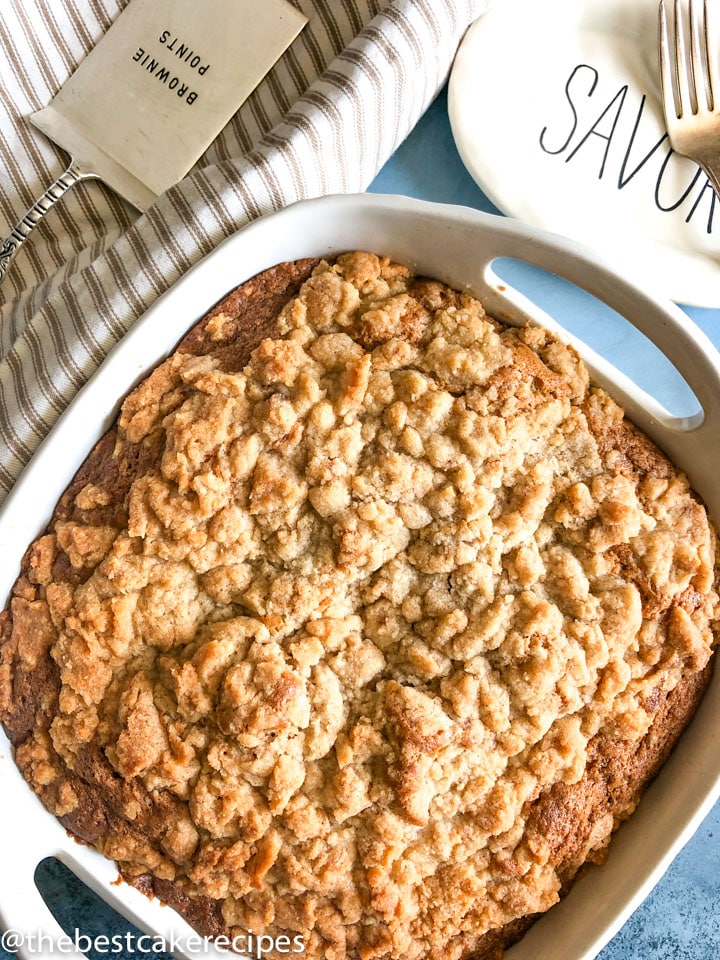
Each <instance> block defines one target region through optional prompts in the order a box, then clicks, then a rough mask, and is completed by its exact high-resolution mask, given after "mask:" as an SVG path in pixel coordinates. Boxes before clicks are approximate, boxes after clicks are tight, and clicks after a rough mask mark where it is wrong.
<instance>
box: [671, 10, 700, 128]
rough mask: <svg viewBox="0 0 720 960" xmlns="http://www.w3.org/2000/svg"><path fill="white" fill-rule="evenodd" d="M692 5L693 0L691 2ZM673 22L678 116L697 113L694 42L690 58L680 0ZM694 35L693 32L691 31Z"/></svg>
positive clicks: (674, 12)
mask: <svg viewBox="0 0 720 960" xmlns="http://www.w3.org/2000/svg"><path fill="white" fill-rule="evenodd" d="M690 3H691V5H692V0H690ZM673 20H674V27H675V81H676V83H677V93H678V101H679V102H678V103H677V108H678V109H677V114H678V116H682V114H684V113H697V98H696V96H695V71H694V65H693V56H692V40H691V45H690V56H688V46H687V39H686V36H685V26H684V24H683V11H682V7H681V4H680V0H675V2H674V4H673ZM690 33H691V34H692V33H693V30H692V29H691V30H690Z"/></svg>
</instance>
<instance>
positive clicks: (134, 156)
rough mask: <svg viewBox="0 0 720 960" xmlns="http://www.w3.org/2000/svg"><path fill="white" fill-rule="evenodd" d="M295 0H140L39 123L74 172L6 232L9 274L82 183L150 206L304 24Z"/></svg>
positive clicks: (3, 246) (1, 266)
mask: <svg viewBox="0 0 720 960" xmlns="http://www.w3.org/2000/svg"><path fill="white" fill-rule="evenodd" d="M306 22H307V21H306V18H305V17H304V16H303V14H302V13H300V11H299V10H297V9H296V8H295V7H293V6H292V5H291V4H290V3H289V2H288V0H233V2H232V3H228V2H227V0H202V3H197V0H132V2H131V3H130V4H129V5H128V6H127V7H126V9H125V10H124V11H123V13H121V14H120V16H119V17H118V18H117V19H116V20H115V22H114V23H113V25H112V26H111V27H110V29H109V30H108V31H107V33H106V34H105V36H104V37H103V38H102V39H101V40H100V42H99V43H98V44H97V46H95V47H94V49H93V50H92V51H91V52H90V53H89V54H88V56H87V57H86V58H85V60H83V62H82V63H81V64H80V66H79V67H78V69H77V70H76V71H75V73H73V74H72V76H71V77H70V78H69V79H68V80H67V81H66V83H65V84H64V85H63V87H62V88H61V89H60V91H59V92H58V93H57V94H56V95H55V97H54V98H53V99H52V101H51V102H50V103H49V104H48V106H46V107H45V108H44V109H42V110H39V111H38V112H37V113H34V114H32V115H31V116H30V122H31V123H32V124H33V125H34V126H35V127H37V128H38V129H39V130H41V131H42V132H43V133H44V134H46V135H47V136H48V137H49V138H50V139H51V140H53V141H54V142H55V143H56V144H58V145H59V146H60V147H62V148H63V149H64V150H66V151H67V152H68V153H69V154H70V161H69V164H68V166H67V169H66V170H65V171H64V172H63V173H62V174H61V175H60V176H59V177H58V178H57V180H55V182H54V183H53V184H51V186H49V187H48V189H47V190H46V191H45V192H44V193H43V195H42V196H41V197H40V198H39V199H38V200H37V201H36V202H35V203H34V204H33V206H32V207H31V208H30V209H29V210H28V212H27V213H26V214H25V216H24V217H23V218H22V219H21V220H20V222H19V223H18V224H17V226H16V227H15V228H14V229H13V230H12V232H11V233H10V235H9V236H8V237H7V239H6V240H5V241H0V280H2V278H3V277H4V276H5V273H6V272H7V269H8V266H9V265H10V263H11V261H12V259H13V257H14V256H15V254H16V253H17V252H18V250H19V249H20V247H21V246H22V244H23V243H24V242H25V240H26V239H27V237H28V235H29V234H30V232H31V231H32V230H33V228H34V227H36V226H37V224H38V223H39V222H40V221H41V219H42V218H43V217H44V216H45V214H46V213H47V212H48V211H49V210H50V209H51V208H52V207H53V206H54V204H55V203H57V201H58V200H60V198H61V197H62V196H63V195H64V194H65V193H66V191H67V190H69V189H70V188H71V187H72V186H73V185H74V184H76V183H78V181H80V180H86V179H88V178H97V179H100V180H103V181H104V182H105V183H106V184H107V185H108V186H109V187H111V188H112V189H113V190H114V191H115V192H116V193H118V194H119V195H120V196H121V197H124V199H125V200H127V201H128V202H129V203H131V204H132V205H133V206H134V207H137V209H138V210H146V209H147V208H148V207H149V206H150V205H151V204H152V203H153V202H154V201H155V200H156V199H157V198H158V197H159V196H160V194H162V193H164V192H165V191H166V190H167V189H168V188H169V187H171V186H172V185H173V184H174V183H176V182H177V181H178V180H180V179H181V178H182V177H184V176H185V174H186V173H187V172H188V170H189V169H190V167H191V166H192V165H193V164H194V163H195V161H196V160H197V159H198V157H199V156H200V155H201V154H202V153H203V151H204V150H205V149H206V148H207V147H208V145H209V144H210V143H211V142H212V141H213V140H214V139H215V137H216V136H217V135H218V133H219V132H220V130H221V129H222V128H223V127H224V126H225V124H226V123H227V122H228V120H229V119H230V117H231V116H232V115H233V114H234V113H235V112H236V111H237V109H238V107H239V106H240V105H241V103H242V102H243V101H244V100H245V99H246V97H247V96H248V95H249V94H250V93H251V92H252V90H253V89H254V88H255V87H256V86H257V84H258V83H259V82H260V80H261V79H262V78H263V77H264V76H265V74H266V73H267V71H268V70H269V69H270V67H271V66H272V65H273V64H274V63H275V61H276V60H277V59H278V57H279V56H280V55H281V54H282V53H283V51H284V50H285V49H286V48H287V47H288V46H289V44H290V43H291V42H292V40H293V39H294V38H295V37H296V36H297V34H298V33H299V32H300V30H301V29H302V27H303V26H304V25H305V23H306Z"/></svg>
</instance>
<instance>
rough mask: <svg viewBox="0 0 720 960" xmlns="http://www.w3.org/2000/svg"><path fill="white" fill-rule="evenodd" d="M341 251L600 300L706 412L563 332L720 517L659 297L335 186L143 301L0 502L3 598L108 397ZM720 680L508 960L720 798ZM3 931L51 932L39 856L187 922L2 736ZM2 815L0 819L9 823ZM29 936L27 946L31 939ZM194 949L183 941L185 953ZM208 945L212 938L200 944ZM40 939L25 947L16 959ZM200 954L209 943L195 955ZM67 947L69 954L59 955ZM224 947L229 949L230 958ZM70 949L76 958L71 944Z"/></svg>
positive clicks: (660, 864)
mask: <svg viewBox="0 0 720 960" xmlns="http://www.w3.org/2000/svg"><path fill="white" fill-rule="evenodd" d="M349 248H365V249H370V250H374V251H377V252H382V253H385V254H388V255H389V256H391V257H393V258H395V259H398V260H400V261H402V262H405V263H407V264H408V265H410V266H412V267H413V268H415V269H416V270H417V271H419V272H422V273H426V274H429V275H431V276H434V277H437V278H439V279H442V280H445V281H446V282H448V283H450V284H452V285H454V286H457V287H460V288H468V289H470V290H471V291H472V292H474V293H476V294H477V295H479V296H480V297H481V298H482V299H483V300H484V302H485V304H486V306H487V308H488V310H489V311H490V312H492V313H494V314H495V315H497V316H498V317H502V318H503V319H505V320H508V321H510V322H511V323H522V322H524V321H526V320H530V321H532V322H536V323H540V324H543V325H546V326H549V327H552V328H553V329H556V330H557V329H558V327H557V325H556V324H555V323H554V322H553V321H552V320H551V319H550V318H549V317H548V316H547V315H546V314H544V313H543V312H542V311H540V310H539V309H538V308H537V307H535V306H534V305H533V304H531V303H530V302H528V301H527V300H526V299H525V298H524V297H523V296H521V295H520V294H519V293H517V292H516V291H515V290H513V289H510V288H508V287H507V285H506V284H505V283H503V282H501V281H500V280H499V278H498V277H497V275H496V274H495V272H494V271H493V267H492V264H493V261H494V260H496V259H497V258H500V257H513V258H519V259H521V260H525V261H528V262H530V263H532V264H535V265H537V266H539V267H542V268H545V269H548V270H551V271H553V272H554V273H557V274H560V275H561V276H564V277H566V278H567V279H569V280H571V281H573V282H575V283H576V284H578V285H579V286H581V287H584V288H585V289H587V290H588V291H590V292H591V293H592V294H595V295H596V296H597V297H599V298H600V299H602V300H604V301H605V302H607V303H608V304H609V305H610V306H611V307H613V308H614V309H615V310H617V311H618V312H619V313H620V314H622V315H623V316H624V317H626V318H627V319H628V320H629V321H630V322H631V323H632V324H634V325H635V326H637V327H638V328H639V329H640V330H641V331H643V332H644V333H645V334H646V335H647V336H648V337H649V338H650V339H651V340H652V341H654V342H655V344H657V345H658V346H659V348H660V349H661V350H662V351H663V353H665V355H666V356H667V357H668V358H669V359H670V360H671V362H672V363H673V364H674V365H675V366H676V367H677V369H678V370H679V371H680V373H681V374H682V376H683V377H684V378H685V380H686V381H687V382H688V384H689V385H690V387H691V388H692V390H693V391H694V393H695V395H696V397H697V399H698V401H699V404H700V407H701V408H702V412H700V413H698V414H697V415H695V416H693V417H689V418H684V419H677V418H675V419H674V418H673V417H671V416H670V415H669V414H668V413H667V412H666V411H665V410H664V409H663V408H662V407H661V406H660V405H659V404H658V403H657V402H656V401H655V400H653V399H652V398H651V397H649V396H647V395H646V394H644V393H643V392H642V391H640V390H639V389H638V388H637V387H636V386H635V385H634V384H633V383H632V382H630V381H629V380H628V379H627V378H626V377H625V376H623V375H621V374H619V373H618V372H617V371H616V370H615V369H614V368H613V367H611V366H610V365H609V364H608V363H607V362H606V361H605V360H603V359H602V358H601V357H599V356H597V355H596V354H594V353H593V352H592V351H590V350H589V349H588V348H586V347H585V346H584V345H582V344H580V343H577V341H575V340H574V339H573V338H572V337H569V336H568V335H566V334H564V333H563V332H562V331H560V332H561V335H563V336H565V338H566V339H569V340H571V341H572V342H574V343H575V345H576V347H577V349H578V350H579V351H580V352H581V353H582V355H583V356H584V357H585V359H586V361H587V362H588V364H589V366H590V367H591V369H592V370H593V372H594V374H595V377H596V379H597V380H598V381H599V382H601V383H602V385H603V386H605V387H606V389H608V390H609V392H610V393H611V394H612V395H613V396H614V397H615V398H616V399H617V400H618V401H619V402H620V403H622V404H623V405H624V406H625V408H626V410H627V411H628V413H629V414H630V416H631V417H632V418H633V419H634V420H635V422H636V423H637V424H638V425H639V426H640V427H641V428H642V429H643V430H644V431H645V432H646V433H648V434H649V435H650V436H651V437H652V438H653V439H654V440H655V441H656V442H657V443H658V444H659V446H660V447H662V448H663V449H664V450H665V451H666V452H667V453H668V454H669V456H670V457H671V458H672V459H673V461H674V462H675V463H676V464H677V465H678V466H680V467H682V468H683V469H685V471H686V472H687V473H688V474H689V475H690V478H691V480H692V483H693V485H694V487H695V489H696V490H697V491H698V492H699V493H700V494H701V495H702V496H703V497H704V499H705V501H706V503H707V504H708V507H709V509H710V511H711V513H712V514H713V515H714V517H715V519H716V520H720V485H718V484H717V483H716V477H717V476H718V473H719V472H720V470H719V468H720V355H718V353H717V351H716V350H715V348H714V347H713V345H712V344H711V343H710V341H709V340H708V339H707V338H706V337H705V336H704V334H702V333H701V332H700V331H699V330H698V329H697V328H696V327H695V326H694V325H693V324H692V323H691V322H690V321H689V320H688V318H687V317H686V316H685V315H684V314H683V313H682V312H681V311H680V310H678V309H677V308H676V307H674V306H673V305H671V304H670V303H667V302H663V301H661V300H659V299H657V298H656V297H654V296H653V295H652V294H651V293H649V292H648V291H646V290H643V289H641V288H639V287H638V286H636V285H634V284H633V283H630V282H628V281H627V280H625V279H623V278H622V277H621V276H620V275H619V274H618V273H617V272H616V271H615V270H614V269H612V268H611V267H610V266H608V264H607V263H605V262H602V261H600V260H599V259H598V258H597V256H596V255H595V254H593V253H591V252H590V251H587V250H585V249H584V248H581V247H579V246H578V245H576V244H574V243H572V242H569V241H567V240H564V239H561V238H558V237H555V236H552V235H550V234H547V233H544V232H541V231H539V230H537V229H535V228H531V227H527V226H525V225H523V224H520V223H518V222H514V221H510V220H506V219H501V218H497V217H492V216H489V215H487V214H482V213H478V212H477V211H474V210H469V209H466V208H461V207H450V206H440V205H437V204H429V203H424V202H420V201H415V200H409V199H405V198H400V197H381V196H373V195H362V196H338V197H328V198H323V199H319V200H312V201H307V202H303V203H299V204H296V205H294V206H291V207H288V208H286V209H285V210H283V211H281V212H279V213H276V214H273V215H271V216H268V217H266V218H264V219H262V220H259V221H256V222H255V223H253V224H251V225H250V226H248V227H246V228H245V229H244V230H241V231H240V232H239V233H237V234H235V235H234V236H232V237H230V238H229V239H228V240H226V241H225V242H224V243H223V244H221V245H220V246H219V247H218V248H217V249H216V250H215V251H214V252H213V253H211V254H210V255H209V256H208V257H207V258H206V259H205V260H203V261H202V262H201V263H199V264H198V265H197V266H196V267H195V268H194V269H192V270H191V271H189V272H188V273H187V274H186V275H185V276H184V277H183V278H182V279H181V280H180V281H178V283H177V284H176V285H175V286H174V287H173V288H172V289H171V290H170V291H169V292H168V293H167V294H165V295H164V296H163V297H162V298H160V299H159V300H158V302H157V303H156V304H155V305H154V306H153V307H152V308H151V309H150V310H149V311H148V312H147V314H146V315H145V316H144V317H143V318H142V319H141V320H140V321H139V322H138V323H137V324H136V325H135V327H134V328H133V329H132V330H131V332H130V333H129V334H128V335H127V336H126V337H125V338H124V339H123V340H122V342H121V343H120V344H119V345H118V346H117V347H116V348H115V349H114V350H113V351H112V353H111V354H110V355H109V356H108V358H107V359H106V361H105V362H104V363H103V365H102V367H101V368H100V370H99V371H98V372H97V374H96V375H95V376H94V377H93V378H92V379H91V380H90V382H89V383H88V384H87V386H86V387H85V388H84V389H83V390H82V391H81V392H80V393H79V395H78V396H77V398H76V399H75V401H74V402H73V403H72V404H71V405H70V407H69V408H68V410H67V412H66V413H65V414H64V416H63V417H62V418H61V419H60V421H59V422H58V424H57V425H56V427H55V428H54V429H53V431H52V432H51V434H50V435H49V437H48V438H47V440H46V441H45V443H44V444H43V445H42V447H41V448H40V450H39V451H38V453H37V454H36V455H35V457H34V458H33V461H32V463H31V464H30V466H29V467H28V469H27V470H26V471H25V473H24V474H23V476H22V477H21V479H20V480H19V482H18V483H17V485H16V487H15V488H14V490H13V492H12V494H11V495H10V497H9V498H8V500H7V501H6V504H5V506H4V508H3V510H2V512H1V513H0V556H2V558H3V563H2V568H1V569H0V601H2V603H4V601H5V599H6V597H7V596H8V593H9V591H10V589H11V586H12V583H13V581H14V580H15V577H16V576H17V572H18V568H19V564H20V560H21V557H22V554H23V552H24V550H25V547H26V545H27V544H28V543H29V542H30V541H31V540H32V539H33V538H34V537H35V536H36V535H37V534H38V533H39V532H40V531H42V529H43V528H44V526H45V524H46V523H47V520H48V519H49V517H50V514H51V512H52V509H53V507H54V505H55V503H56V501H57V500H58V498H59V496H60V495H61V493H62V492H63V490H64V488H65V487H66V485H67V484H68V482H69V481H70V480H71V478H72V476H73V475H74V473H75V471H76V469H77V467H78V466H79V465H80V464H81V463H82V461H83V460H84V458H85V457H86V455H87V454H88V452H89V451H90V449H91V448H92V446H93V445H94V443H95V442H96V441H97V440H98V439H99V437H100V436H101V435H102V434H103V433H104V431H105V430H106V429H107V428H108V427H109V425H110V424H111V422H112V420H113V418H114V416H115V414H116V412H117V408H118V405H119V400H120V398H122V397H123V396H124V395H125V394H126V393H127V391H128V390H129V389H130V387H132V386H133V385H134V384H135V383H136V382H137V381H138V380H140V379H141V378H142V377H143V376H144V375H145V374H146V373H147V372H148V371H149V370H150V369H151V368H152V367H153V366H154V365H155V364H156V363H157V362H158V361H159V360H160V359H161V358H163V357H164V356H165V355H166V354H167V353H168V352H170V351H171V349H172V348H173V346H174V345H175V343H176V342H177V340H178V339H179V338H180V336H181V335H182V334H183V333H184V332H185V331H186V330H187V329H188V328H189V327H190V326H191V325H192V324H193V323H194V322H195V321H196V320H197V319H198V318H200V317H201V316H202V315H203V314H204V313H205V312H206V311H207V309H208V308H209V307H210V306H212V305H213V304H214V303H215V302H216V301H218V300H219V299H220V298H221V297H222V296H223V295H224V294H225V293H226V292H228V290H230V289H231V288H232V287H234V286H235V285H236V284H238V283H241V282H242V281H244V280H246V279H248V278H249V277H251V276H253V275H254V274H256V273H257V272H259V271H260V270H263V269H264V268H266V267H269V266H272V265H273V264H275V263H278V262H280V261H283V260H290V259H296V258H299V257H306V256H316V255H330V254H334V253H337V252H340V251H342V250H346V249H349ZM718 728H720V676H716V678H715V682H714V683H713V684H712V685H711V688H710V690H709V691H708V694H707V696H706V697H705V699H704V701H703V703H702V705H701V708H700V710H699V713H698V714H697V716H696V719H695V721H694V722H693V724H692V725H691V727H690V729H689V730H688V731H687V732H686V733H685V735H684V736H683V738H682V741H681V743H680V744H679V746H678V748H677V749H676V751H675V752H674V753H673V755H672V757H671V759H670V760H669V762H668V763H667V764H666V766H665V767H664V769H663V771H662V773H661V774H660V776H659V777H658V779H657V780H656V782H655V783H654V784H653V785H652V786H651V787H650V789H649V790H648V791H647V793H646V795H645V797H644V799H643V801H642V803H641V806H640V808H639V809H638V811H637V813H636V814H635V815H634V816H633V818H632V819H631V820H630V821H629V822H628V824H626V825H625V826H623V827H622V828H621V830H620V831H619V833H618V835H617V836H616V838H615V840H614V842H613V844H612V847H611V854H610V857H609V860H608V862H607V863H606V864H605V865H604V866H603V867H602V868H599V869H593V870H592V871H590V872H589V873H588V874H587V875H586V876H585V877H584V878H583V879H582V880H580V881H579V883H577V884H576V886H575V887H574V888H573V890H572V892H571V893H570V895H569V896H568V897H567V898H566V900H564V901H563V902H562V903H561V904H560V905H559V906H557V907H555V908H554V909H553V910H551V911H550V912H549V913H548V914H547V915H546V916H545V917H544V918H543V919H542V920H541V921H540V922H539V923H537V924H536V925H535V926H534V927H533V929H532V930H531V931H530V933H529V934H528V935H527V936H526V937H525V938H524V939H523V940H522V941H521V942H520V943H519V944H517V945H516V946H515V947H513V948H512V949H511V950H510V951H509V952H508V960H557V956H558V944H562V955H563V958H564V960H590V958H592V957H594V956H595V955H596V954H597V953H598V952H599V951H600V949H601V948H602V947H603V945H604V944H605V943H606V942H607V941H608V940H609V939H610V938H611V937H612V936H613V934H614V933H615V932H616V931H617V930H618V929H619V927H620V926H621V925H622V924H623V923H624V921H625V920H626V919H627V917H628V916H629V915H630V913H631V912H632V911H633V910H634V909H635V907H637V905H638V904H639V903H640V902H641V900H642V899H643V898H644V897H645V896H646V895H647V894H648V893H649V891H650V890H651V889H652V887H653V886H654V884H655V883H656V882H657V881H658V880H659V878H660V877H661V876H662V874H663V872H664V871H665V869H666V868H667V866H668V865H669V863H670V861H671V860H672V858H673V857H674V856H675V855H676V853H677V852H678V851H679V850H680V848H681V847H682V845H683V844H684V843H685V842H686V841H687V840H688V839H689V837H690V836H691V834H692V832H693V831H694V829H695V828H696V827H697V826H698V825H699V823H700V821H701V819H702V818H703V817H704V815H705V814H706V813H707V812H708V811H709V809H710V807H711V806H712V804H713V803H714V802H715V800H716V799H717V797H718V795H719V794H720V755H719V754H718V751H717V747H716V743H715V736H716V734H715V731H716V730H717V729H718ZM0 818H1V819H0V822H1V823H2V824H3V825H4V826H3V830H2V833H3V837H2V852H1V854H0V857H1V860H0V928H3V929H5V930H8V929H14V930H19V931H23V932H25V933H26V934H27V933H30V932H33V933H36V934H39V933H40V932H44V933H45V934H47V935H49V936H56V935H59V934H60V933H61V931H60V928H59V927H58V925H57V924H56V922H55V920H54V919H53V918H52V916H51V914H50V912H49V910H48V909H47V907H46V906H45V904H44V903H43V901H42V899H41V897H40V895H39V893H38V892H37V889H36V887H35V884H34V880H33V876H34V872H35V868H36V865H37V863H38V862H39V861H40V860H42V859H43V858H45V857H47V856H51V855H56V856H58V857H60V858H61V859H62V860H63V861H64V862H65V863H66V864H67V865H68V866H70V868H71V869H72V870H73V871H74V872H75V873H76V874H77V875H78V876H79V877H80V878H81V879H83V880H84V881H85V882H86V883H88V884H89V885H90V886H91V887H92V888H93V889H95V890H96V891H97V892H98V893H100V894H101V896H102V897H103V898H104V899H105V900H106V901H107V902H109V903H110V904H111V905H112V906H114V907H115V908H116V909H117V910H119V911H120V912H121V913H122V914H124V915H125V916H126V917H127V918H128V919H130V920H132V921H133V922H135V923H136V924H137V925H138V926H139V927H141V928H142V929H144V930H145V931H148V932H152V933H155V934H157V935H159V936H162V937H164V938H166V940H168V941H170V939H171V937H172V936H173V935H175V936H176V937H178V936H180V937H182V936H187V935H189V934H190V928H189V927H187V926H186V925H185V924H184V922H183V921H181V920H180V918H179V917H178V916H177V915H176V914H175V912H174V911H172V910H169V909H161V908H160V905H159V904H158V903H157V902H151V901H150V900H147V899H146V898H145V897H144V896H142V895H141V894H140V893H138V892H136V891H135V890H133V889H132V888H131V887H129V886H127V885H126V884H120V885H117V884H115V885H113V881H116V880H117V871H116V869H115V867H114V866H113V864H111V863H109V862H108V861H106V860H105V859H104V858H102V857H101V856H100V855H98V854H96V853H95V852H94V851H92V850H90V849H88V848H86V847H84V846H81V845H79V844H77V843H76V842H74V841H73V840H72V839H71V838H69V837H68V836H67V834H66V832H65V831H64V830H63V829H62V827H61V826H60V825H59V824H58V823H57V822H56V821H55V820H54V818H53V817H51V816H50V815H49V814H48V813H46V812H45V810H44V809H43V808H42V807H41V805H40V803H39V802H38V801H37V800H36V799H35V797H34V795H33V794H32V793H31V791H30V790H29V788H28V787H27V785H26V784H25V782H24V781H23V780H22V778H21V777H20V775H19V773H18V771H17V769H16V767H15V765H14V763H13V760H12V755H11V749H10V746H9V744H8V742H7V740H6V739H5V738H4V735H2V734H0ZM8 825H9V826H8ZM36 946H37V944H36ZM198 952H199V951H197V950H195V951H194V952H193V951H192V950H183V949H179V950H178V955H180V956H192V955H195V956H197V954H198ZM210 952H212V950H211V951H210ZM43 953H47V954H48V956H49V955H50V951H48V950H45V951H38V950H37V949H35V950H34V951H29V950H27V949H24V950H22V949H21V950H20V956H21V958H22V960H30V956H32V957H35V958H37V957H38V956H41V955H42V954H43ZM205 953H207V951H205ZM65 955H68V956H70V955H71V954H69V953H66V954H65ZM226 955H227V954H226ZM76 956H77V954H76Z"/></svg>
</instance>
